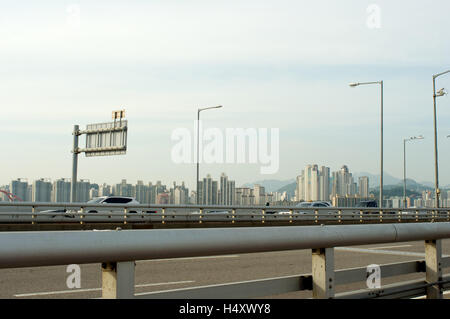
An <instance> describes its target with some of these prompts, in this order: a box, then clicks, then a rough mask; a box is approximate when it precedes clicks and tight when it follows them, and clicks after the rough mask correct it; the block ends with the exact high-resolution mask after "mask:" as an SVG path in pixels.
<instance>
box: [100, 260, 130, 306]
mask: <svg viewBox="0 0 450 319" xmlns="http://www.w3.org/2000/svg"><path fill="white" fill-rule="evenodd" d="M134 268H135V262H134V261H122V262H107V263H103V264H102V298H104V299H133V298H134Z"/></svg>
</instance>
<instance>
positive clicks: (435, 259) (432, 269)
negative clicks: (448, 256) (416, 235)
mask: <svg viewBox="0 0 450 319" xmlns="http://www.w3.org/2000/svg"><path fill="white" fill-rule="evenodd" d="M441 258H442V240H441V239H437V240H426V241H425V265H426V281H427V283H435V282H438V281H442V263H441ZM442 297H443V294H442V287H441V285H440V284H435V285H432V286H429V287H427V299H442Z"/></svg>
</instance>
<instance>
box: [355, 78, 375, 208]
mask: <svg viewBox="0 0 450 319" xmlns="http://www.w3.org/2000/svg"><path fill="white" fill-rule="evenodd" d="M368 84H379V85H380V88H381V126H380V128H381V130H380V131H381V142H380V144H381V147H380V148H381V152H380V160H381V168H380V207H381V208H382V207H383V81H375V82H362V83H350V84H349V85H350V87H353V88H354V87H357V86H360V85H368Z"/></svg>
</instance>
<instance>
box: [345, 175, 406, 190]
mask: <svg viewBox="0 0 450 319" xmlns="http://www.w3.org/2000/svg"><path fill="white" fill-rule="evenodd" d="M361 176H367V177H369V187H370V188H372V187H377V186H378V187H379V186H380V175H373V174H370V173H367V172H358V173H353V177H354V178H355V182H356V183H357V182H358V178H359V177H361ZM398 183H403V179H399V178H396V177H394V176H392V175H389V174H388V173H386V172H384V174H383V185H396V184H398Z"/></svg>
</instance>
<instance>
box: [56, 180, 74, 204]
mask: <svg viewBox="0 0 450 319" xmlns="http://www.w3.org/2000/svg"><path fill="white" fill-rule="evenodd" d="M70 184H71V183H70V179H67V178H60V179H58V180H56V181H54V182H53V189H52V202H56V203H64V202H65V203H68V202H70V191H71V189H70Z"/></svg>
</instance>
